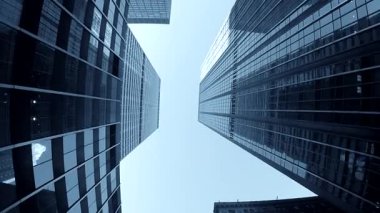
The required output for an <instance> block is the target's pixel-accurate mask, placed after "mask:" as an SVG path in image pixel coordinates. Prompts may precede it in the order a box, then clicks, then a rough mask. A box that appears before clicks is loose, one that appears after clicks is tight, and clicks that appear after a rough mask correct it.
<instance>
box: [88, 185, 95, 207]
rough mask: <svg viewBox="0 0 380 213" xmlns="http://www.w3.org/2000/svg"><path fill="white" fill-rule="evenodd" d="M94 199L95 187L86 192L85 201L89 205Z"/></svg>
mask: <svg viewBox="0 0 380 213" xmlns="http://www.w3.org/2000/svg"><path fill="white" fill-rule="evenodd" d="M95 200H96V194H95V189H92V190H91V191H90V192H89V193H88V194H87V202H88V206H91V205H92V204H93V203H94V202H95Z"/></svg>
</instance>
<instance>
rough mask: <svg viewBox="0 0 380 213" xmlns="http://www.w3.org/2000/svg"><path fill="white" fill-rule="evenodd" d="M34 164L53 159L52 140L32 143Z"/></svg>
mask: <svg viewBox="0 0 380 213" xmlns="http://www.w3.org/2000/svg"><path fill="white" fill-rule="evenodd" d="M32 160H33V166H35V165H37V164H41V163H43V162H45V161H48V160H51V141H50V140H48V141H41V142H36V143H32Z"/></svg>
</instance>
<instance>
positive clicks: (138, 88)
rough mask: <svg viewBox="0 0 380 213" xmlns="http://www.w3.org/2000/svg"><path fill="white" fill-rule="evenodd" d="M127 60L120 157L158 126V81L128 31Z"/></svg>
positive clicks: (154, 72)
mask: <svg viewBox="0 0 380 213" xmlns="http://www.w3.org/2000/svg"><path fill="white" fill-rule="evenodd" d="M127 38H128V39H127V41H128V43H127V50H126V51H127V56H128V57H127V59H126V63H125V75H124V79H123V91H122V112H121V113H122V114H121V119H122V127H121V129H122V133H121V141H122V142H121V150H122V157H124V156H126V155H127V154H128V153H129V152H131V151H132V150H133V149H134V148H136V147H137V146H138V145H139V144H140V143H141V142H142V141H144V140H145V139H146V138H147V137H148V136H149V135H150V134H152V133H153V132H154V131H155V130H156V129H157V128H158V126H159V104H160V84H161V79H160V78H159V76H158V75H157V73H156V71H155V69H154V68H153V66H152V65H151V63H150V62H149V59H148V58H147V57H146V55H145V54H144V52H143V50H142V49H141V47H140V45H139V44H138V42H137V40H136V39H135V37H134V36H133V34H132V32H131V31H130V30H129V29H128V30H127Z"/></svg>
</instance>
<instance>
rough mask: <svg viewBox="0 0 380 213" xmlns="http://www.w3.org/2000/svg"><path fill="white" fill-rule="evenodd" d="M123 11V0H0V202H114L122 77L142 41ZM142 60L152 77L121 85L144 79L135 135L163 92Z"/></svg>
mask: <svg viewBox="0 0 380 213" xmlns="http://www.w3.org/2000/svg"><path fill="white" fill-rule="evenodd" d="M127 12H128V4H127V1H125V0H96V1H95V0H89V1H72V0H33V1H27V0H0V127H1V128H0V212H57V211H58V212H75V213H76V212H121V205H120V204H121V202H120V188H119V185H120V172H119V162H120V159H121V154H122V150H123V149H122V147H123V146H128V145H127V144H121V142H122V140H121V137H122V134H121V133H122V129H121V127H122V125H125V124H122V108H123V107H122V103H123V102H125V101H124V99H125V96H123V94H124V92H125V90H123V86H124V87H125V86H126V85H128V84H129V82H125V79H126V76H128V74H127V73H126V72H130V70H128V69H127V68H126V67H128V66H130V65H129V64H128V65H127V64H126V63H130V64H132V63H135V60H139V59H138V58H132V55H133V54H132V52H133V51H141V49H139V50H134V49H133V48H135V47H132V46H128V45H129V44H130V41H129V40H134V38H133V35H132V34H131V32H130V30H129V28H128V26H127V20H126V17H127ZM144 58H146V57H145V56H144ZM145 60H146V61H147V59H145ZM145 64H147V65H145V66H147V68H146V69H147V71H146V76H147V77H145V78H143V80H144V82H145V81H154V82H148V83H146V82H145V83H144V84H139V87H138V88H130V87H128V89H136V91H135V92H137V91H138V92H140V91H143V88H145V91H143V92H141V94H144V97H146V98H142V97H139V98H140V99H142V100H143V101H142V102H139V103H144V104H145V103H146V104H145V105H147V107H145V108H146V111H148V112H147V113H145V114H146V115H145V114H141V113H140V114H141V115H139V116H140V117H139V120H138V122H139V124H140V125H141V120H146V122H147V123H148V122H149V123H150V122H153V124H146V126H147V129H148V130H147V131H145V132H143V133H139V132H137V133H138V134H142V135H144V134H147V133H146V132H150V133H151V132H152V131H154V130H155V129H156V128H157V127H158V99H159V94H160V93H159V82H160V80H159V78H158V76H157V74H156V73H155V71H154V69H153V68H152V67H151V65H150V64H148V62H145ZM152 73H153V74H152ZM151 75H154V76H155V77H151ZM151 84H152V85H155V86H149V85H151ZM157 85H158V86H157ZM142 87H143V88H142ZM133 92H134V91H129V93H133ZM150 98H152V99H154V100H148V99H150ZM145 99H147V100H145ZM151 102H153V103H154V104H155V105H154V104H151ZM156 103H157V104H156ZM149 104H151V105H154V106H153V107H152V106H151V105H149ZM145 105H144V106H145ZM140 108H141V106H140ZM151 108H153V109H156V110H157V111H154V110H151ZM152 111H154V113H152ZM150 115H152V116H153V117H152V118H149V117H148V118H146V117H147V116H150ZM152 126H153V127H154V128H152ZM143 129H144V128H143ZM141 138H144V137H141ZM124 142H125V143H128V142H129V141H124Z"/></svg>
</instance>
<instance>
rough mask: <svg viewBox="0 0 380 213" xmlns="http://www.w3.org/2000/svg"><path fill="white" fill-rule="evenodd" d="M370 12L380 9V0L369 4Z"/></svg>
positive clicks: (374, 0)
mask: <svg viewBox="0 0 380 213" xmlns="http://www.w3.org/2000/svg"><path fill="white" fill-rule="evenodd" d="M367 8H368V14H372V13H374V12H376V11H379V10H380V1H378V0H373V1H371V2H369V3H368V4H367Z"/></svg>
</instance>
